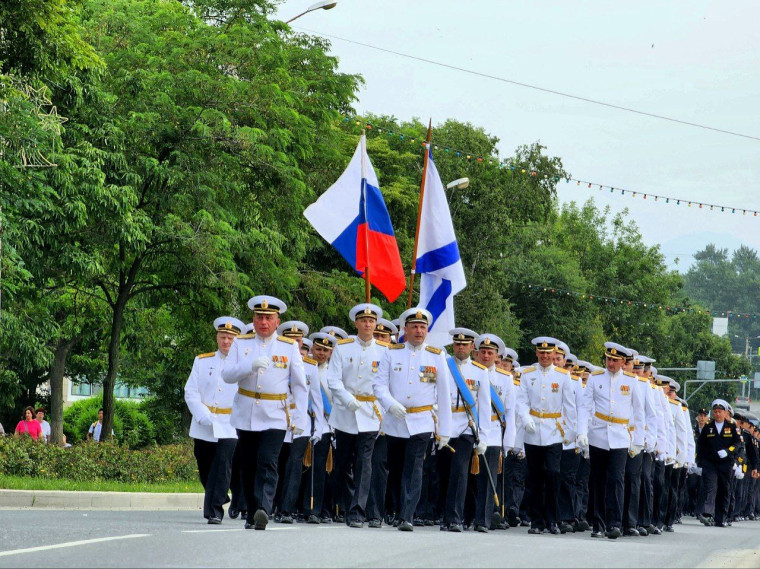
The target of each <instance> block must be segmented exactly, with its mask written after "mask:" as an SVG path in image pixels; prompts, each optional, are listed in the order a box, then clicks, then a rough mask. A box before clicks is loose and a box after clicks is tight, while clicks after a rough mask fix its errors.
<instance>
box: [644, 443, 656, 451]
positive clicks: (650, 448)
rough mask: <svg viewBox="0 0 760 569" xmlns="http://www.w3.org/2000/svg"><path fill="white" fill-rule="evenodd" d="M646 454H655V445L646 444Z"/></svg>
mask: <svg viewBox="0 0 760 569" xmlns="http://www.w3.org/2000/svg"><path fill="white" fill-rule="evenodd" d="M644 452H654V445H652V444H650V443H644Z"/></svg>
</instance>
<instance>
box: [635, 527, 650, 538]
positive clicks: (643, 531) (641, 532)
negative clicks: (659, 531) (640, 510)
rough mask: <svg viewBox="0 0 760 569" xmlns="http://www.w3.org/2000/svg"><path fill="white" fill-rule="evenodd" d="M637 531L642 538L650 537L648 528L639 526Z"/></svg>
mask: <svg viewBox="0 0 760 569" xmlns="http://www.w3.org/2000/svg"><path fill="white" fill-rule="evenodd" d="M636 529H637V530H638V532H639V535H640V536H641V537H646V536H648V535H649V532H648V531H647V528H645V527H644V526H639V527H637V528H636Z"/></svg>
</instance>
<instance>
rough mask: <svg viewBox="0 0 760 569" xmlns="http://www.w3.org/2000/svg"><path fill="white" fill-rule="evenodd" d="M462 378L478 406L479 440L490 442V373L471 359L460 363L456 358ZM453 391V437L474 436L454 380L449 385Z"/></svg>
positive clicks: (476, 426)
mask: <svg viewBox="0 0 760 569" xmlns="http://www.w3.org/2000/svg"><path fill="white" fill-rule="evenodd" d="M454 361H455V362H456V364H457V366H458V367H459V372H460V373H461V374H462V378H463V379H464V381H465V383H466V384H467V388H468V389H469V390H470V393H471V394H472V397H473V399H475V403H476V404H477V406H478V414H477V416H476V417H475V420H476V421H477V425H475V428H477V429H478V439H479V440H481V441H488V433H489V431H490V423H491V412H492V411H491V389H490V387H489V384H488V372H486V368H485V366H483V365H481V364H479V363H477V362H473V361H472V360H471V359H470V358H467V359H466V360H464V361H460V360H458V359H456V358H454ZM449 389H450V390H451V436H452V438H454V437H458V436H461V435H472V430H471V429H470V424H469V418H468V416H467V412H466V411H465V410H464V401H463V400H462V396H461V395H460V394H459V388H458V387H457V382H456V381H454V378H451V383H450V385H449Z"/></svg>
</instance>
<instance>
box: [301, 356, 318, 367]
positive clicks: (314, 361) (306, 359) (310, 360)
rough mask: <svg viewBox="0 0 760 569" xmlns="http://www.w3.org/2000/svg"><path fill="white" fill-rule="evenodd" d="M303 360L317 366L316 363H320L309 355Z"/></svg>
mask: <svg viewBox="0 0 760 569" xmlns="http://www.w3.org/2000/svg"><path fill="white" fill-rule="evenodd" d="M303 361H304V362H305V363H307V364H311V365H313V366H315V365H318V364H317V360H314V359H312V358H307V357H304V358H303Z"/></svg>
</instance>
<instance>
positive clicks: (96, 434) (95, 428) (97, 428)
mask: <svg viewBox="0 0 760 569" xmlns="http://www.w3.org/2000/svg"><path fill="white" fill-rule="evenodd" d="M102 430H103V408H102V407H101V408H100V409H98V420H97V421H95V422H94V423H93V424H92V425H90V430H89V431H87V440H88V441H89V440H93V441H95V442H96V443H99V442H100V441H101V440H102V437H101V431H102ZM111 436H113V429H111Z"/></svg>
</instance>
